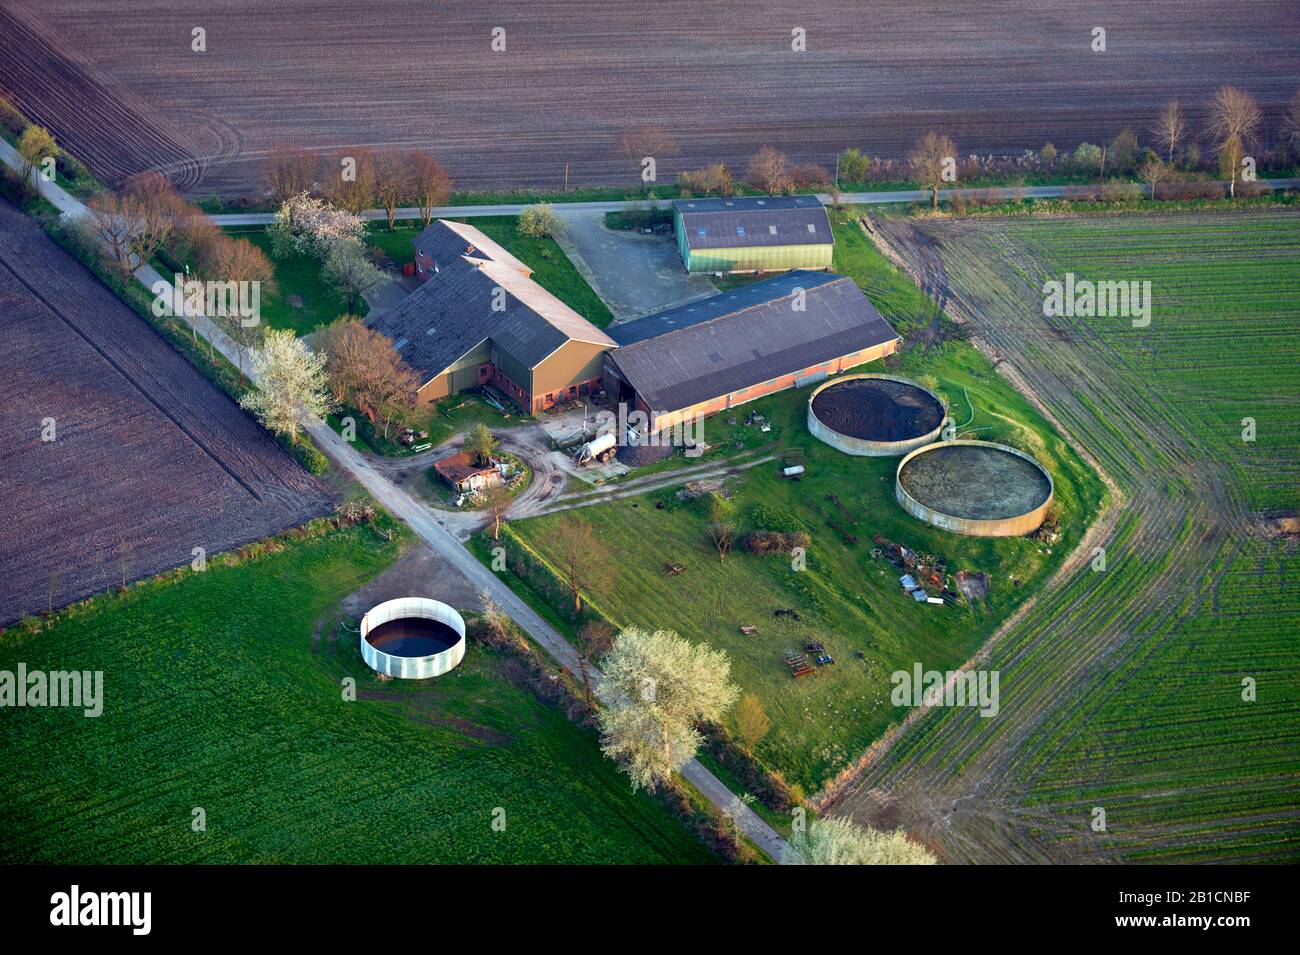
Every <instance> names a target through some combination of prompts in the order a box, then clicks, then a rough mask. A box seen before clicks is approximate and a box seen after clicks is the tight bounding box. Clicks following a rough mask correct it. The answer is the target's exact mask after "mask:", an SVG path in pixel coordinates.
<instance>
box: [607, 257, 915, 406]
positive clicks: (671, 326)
mask: <svg viewBox="0 0 1300 955" xmlns="http://www.w3.org/2000/svg"><path fill="white" fill-rule="evenodd" d="M801 290H802V306H803V307H802V310H799V309H797V308H796V296H799V295H800V291H801ZM610 334H611V335H612V336H613V338H614V340H615V341H617V342H618V343H619V345H620V347H619V348H618V349H617V350H615V351H613V352H610V353H609V360H610V361H612V362H613V363H614V364H615V365H616V366H617V368H618V370H619V372H620V373H621V374H622V375H623V377H624V378H626V379H627V381H629V382H630V383H631V384H632V386H633V387H634V388H635V389H636V390H637V393H638V394H639V395H640V396H641V399H642V400H643V401H644V402H645V403H646V404H647V405H648V406H649V407H650V408H651V410H653V411H654V412H655V413H656V414H664V413H666V412H670V411H676V410H679V409H681V408H686V407H689V406H691V405H693V404H697V403H699V402H701V401H707V400H709V399H712V398H719V397H721V396H723V395H726V394H729V393H731V392H733V391H737V390H739V389H742V388H748V387H752V386H754V385H759V384H762V383H763V382H766V381H770V380H772V379H773V378H778V377H780V376H782V375H788V374H792V373H794V372H797V371H802V370H803V369H805V368H808V367H811V366H813V365H818V364H821V363H822V362H826V361H831V360H833V359H835V358H840V357H842V356H844V355H849V354H852V353H853V352H857V351H862V350H863V349H866V348H871V347H874V346H877V345H883V344H884V343H885V342H888V341H891V340H894V339H896V338H897V337H898V335H897V334H896V333H895V332H894V330H893V329H892V328H890V327H889V323H888V322H886V321H885V320H884V319H883V318H882V317H881V316H880V313H879V312H877V311H876V308H875V306H874V305H872V304H871V302H870V301H869V300H868V299H867V297H866V296H865V295H863V294H862V291H861V290H860V289H859V288H858V287H857V285H856V284H854V282H853V280H852V279H850V278H847V277H845V276H843V275H832V274H828V273H826V272H812V271H807V270H803V269H799V270H796V271H793V272H787V273H784V274H782V275H777V276H774V277H773V278H770V279H765V280H764V281H761V282H755V283H754V284H752V285H747V286H745V287H743V288H739V289H735V290H734V291H731V292H724V293H722V294H721V295H715V296H713V297H712V298H707V299H704V300H703V301H699V302H691V303H689V304H687V305H682V306H679V307H677V308H673V309H669V310H667V311H664V312H659V313H656V314H654V315H647V316H646V317H645V318H640V319H637V320H635V321H632V322H627V323H626V324H623V325H615V326H613V327H612V328H611V329H610Z"/></svg>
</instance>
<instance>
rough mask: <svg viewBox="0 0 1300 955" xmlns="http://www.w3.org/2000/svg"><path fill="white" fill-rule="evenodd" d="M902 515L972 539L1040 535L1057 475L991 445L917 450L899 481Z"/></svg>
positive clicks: (944, 444)
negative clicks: (1054, 475) (1054, 477)
mask: <svg viewBox="0 0 1300 955" xmlns="http://www.w3.org/2000/svg"><path fill="white" fill-rule="evenodd" d="M894 487H895V497H896V498H897V500H898V503H899V504H900V505H901V506H902V508H903V510H905V511H907V513H909V514H911V515H912V516H913V517H915V518H919V519H920V520H923V521H925V522H926V523H927V524H933V525H934V526H935V527H942V528H943V529H944V530H948V531H953V532H955V533H957V534H966V535H967V536H970V537H1018V536H1020V535H1022V534H1030V533H1033V532H1034V531H1036V530H1038V528H1039V526H1040V525H1041V524H1042V523H1043V519H1044V518H1045V517H1046V516H1047V511H1048V508H1050V507H1051V506H1052V495H1053V493H1054V486H1053V483H1052V476H1051V475H1050V474H1049V473H1048V472H1047V469H1046V468H1044V467H1043V466H1042V465H1041V464H1039V463H1038V462H1037V461H1035V460H1034V459H1033V458H1032V457H1030V456H1029V455H1027V454H1025V453H1024V452H1023V451H1018V450H1016V449H1015V448H1010V447H1007V446H1006V445H1005V444H994V443H993V442H991V441H938V442H936V443H934V444H927V445H926V446H925V447H923V448H917V449H916V450H915V451H913V452H912V453H911V454H909V455H908V456H907V457H905V458H903V460H902V461H899V462H898V470H897V471H896V472H895V477H894Z"/></svg>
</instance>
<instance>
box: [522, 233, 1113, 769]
mask: <svg viewBox="0 0 1300 955" xmlns="http://www.w3.org/2000/svg"><path fill="white" fill-rule="evenodd" d="M857 229H858V227H857V225H856V223H855V222H854V221H852V220H850V219H849V218H847V217H839V218H838V219H837V224H836V232H837V239H838V242H839V248H840V253H839V254H841V255H842V258H841V259H839V260H837V267H838V268H840V269H841V270H842V271H845V272H847V273H848V274H851V275H853V276H854V278H855V279H856V280H857V281H858V282H859V284H862V285H864V286H867V287H870V288H872V289H873V292H874V294H873V300H874V301H876V303H877V305H878V306H879V307H881V309H882V311H885V312H886V314H889V315H890V317H891V318H892V319H893V320H894V321H895V322H896V323H897V324H898V325H899V326H900V327H904V328H913V327H917V326H919V325H922V324H924V323H925V322H927V321H928V312H930V311H932V310H930V309H928V308H927V303H926V301H925V299H924V297H923V296H921V295H920V293H919V291H918V290H917V289H916V287H915V286H914V285H912V284H910V282H909V281H908V280H907V279H906V277H905V276H903V275H902V274H901V273H899V272H898V271H897V270H896V269H894V268H893V266H891V265H890V264H889V263H888V262H887V261H886V260H884V259H883V258H882V257H881V256H880V255H879V253H877V252H876V251H875V250H874V248H873V247H872V246H871V244H870V242H869V241H867V242H858V241H856V236H855V235H854V233H855V232H856V231H857ZM890 365H891V370H894V371H898V372H901V373H902V374H904V375H909V376H912V377H916V378H920V379H922V380H924V381H925V382H926V383H927V384H928V385H930V386H931V387H933V388H935V389H936V390H937V391H938V392H939V393H940V394H941V395H942V396H943V397H944V398H945V399H946V400H947V401H948V402H949V405H950V408H951V409H952V413H953V416H954V418H955V419H956V421H957V423H958V424H963V425H965V426H966V428H968V429H972V430H974V429H978V430H977V434H976V436H977V437H980V438H984V439H988V440H993V441H1002V442H1005V443H1010V444H1013V445H1016V446H1018V447H1020V448H1023V449H1024V450H1027V451H1029V452H1031V453H1032V454H1034V455H1035V456H1036V457H1037V458H1038V460H1040V461H1041V462H1042V463H1043V464H1044V465H1045V466H1047V467H1048V468H1049V470H1050V471H1051V472H1052V475H1053V477H1054V478H1055V480H1056V501H1057V510H1058V513H1059V516H1060V521H1061V527H1062V529H1063V536H1062V538H1061V539H1059V540H1057V541H1056V542H1055V543H1052V544H1047V543H1044V542H1041V541H1038V540H1034V539H1029V538H1013V539H1001V540H993V539H976V538H968V537H961V536H958V535H955V534H950V533H946V532H943V531H939V530H936V529H934V528H930V527H928V526H926V525H924V524H922V523H921V522H919V521H916V520H914V519H912V518H911V517H909V516H907V515H906V514H905V513H903V511H902V510H901V509H900V508H899V507H898V505H897V504H896V503H895V501H894V483H893V477H894V470H895V468H896V466H897V463H898V462H897V460H896V459H881V458H874V459H873V458H854V457H850V456H848V455H845V454H842V453H840V452H839V451H836V450H834V449H833V448H830V447H829V446H827V445H824V444H822V443H821V442H819V441H816V440H815V439H813V438H812V436H811V435H810V434H809V433H808V431H807V428H806V425H805V420H806V407H807V400H808V394H809V392H810V390H811V388H804V389H800V390H795V391H788V392H784V393H781V394H778V395H773V396H770V397H768V398H765V399H762V400H759V401H756V402H753V403H751V404H748V405H745V406H744V407H743V408H741V409H740V410H739V411H737V412H733V413H732V415H734V416H735V417H736V418H737V421H736V423H735V424H729V423H728V422H727V418H728V417H729V416H728V415H725V414H724V415H718V416H715V417H713V418H711V419H709V420H708V421H706V422H705V426H704V433H705V437H706V439H707V440H709V441H711V442H714V441H722V442H723V443H724V444H726V445H728V446H730V445H732V444H733V443H734V442H735V441H737V440H740V441H742V442H743V443H745V444H746V445H747V446H753V445H754V444H755V443H756V442H758V441H760V440H763V439H765V438H766V439H770V441H771V443H772V450H773V451H775V452H778V453H780V452H784V450H785V449H788V448H798V449H801V450H803V451H804V453H805V456H806V466H807V469H808V473H807V474H806V476H805V478H804V480H802V481H800V482H797V483H792V482H787V481H785V480H783V479H781V477H780V475H779V473H778V471H779V466H780V465H779V463H778V462H771V463H767V464H762V465H759V466H757V467H756V468H754V469H752V470H748V471H745V472H744V474H743V475H742V476H740V477H738V478H735V479H733V480H732V481H730V482H729V485H728V486H729V487H730V488H732V489H733V490H734V492H735V508H736V513H737V517H738V523H739V524H740V526H741V528H742V529H756V528H765V527H767V525H770V524H771V523H773V522H778V523H786V524H788V525H789V526H787V527H782V528H770V527H768V528H767V529H781V530H793V529H800V528H804V529H807V531H808V532H809V533H810V534H811V537H812V545H811V547H810V548H809V553H808V564H807V569H806V570H803V571H798V570H794V569H792V565H791V559H790V558H789V557H788V556H768V557H758V556H753V555H750V554H747V553H743V552H742V551H741V550H740V549H739V548H738V549H737V550H736V551H734V552H733V553H732V554H731V555H729V556H728V557H727V558H726V559H725V560H724V561H719V559H718V556H717V554H716V552H715V551H714V549H713V547H712V545H711V543H710V541H709V540H708V537H707V533H706V532H707V525H708V518H707V517H706V516H705V515H704V514H703V513H702V509H701V508H700V507H699V506H698V505H694V504H685V503H682V502H680V501H678V499H677V497H676V489H669V490H665V491H659V492H652V493H650V494H648V495H642V496H640V497H632V498H627V499H624V500H619V501H616V502H611V503H608V504H601V505H596V506H590V507H583V508H581V509H579V510H576V511H574V512H573V514H574V515H575V516H576V517H577V518H578V519H580V520H584V521H587V522H589V523H590V524H591V525H592V526H593V527H594V528H595V529H596V531H597V533H598V534H599V535H600V537H601V538H602V540H603V541H604V542H605V543H606V545H607V546H608V547H609V549H610V550H611V552H612V553H614V554H616V555H617V563H618V571H617V576H616V578H615V579H614V581H613V582H612V584H611V586H609V587H606V588H603V589H602V590H600V591H599V592H596V593H593V594H591V595H590V596H591V599H592V601H593V603H594V604H595V605H596V606H597V607H598V608H599V609H600V610H602V611H603V612H604V613H606V614H607V615H608V616H609V617H610V618H612V619H613V620H615V621H616V622H617V623H619V624H620V625H627V624H636V625H640V626H648V627H664V628H670V629H674V630H677V631H679V632H680V633H681V634H683V635H684V636H686V637H688V638H690V639H692V640H700V641H707V642H708V643H711V644H713V645H714V646H716V647H721V648H723V649H725V650H726V651H727V653H728V654H729V655H730V657H731V660H732V665H733V674H734V677H735V679H736V680H737V682H738V683H739V684H740V685H741V686H742V687H743V688H744V689H746V690H749V691H752V692H754V693H756V694H757V695H758V697H759V699H760V700H761V702H762V704H763V706H764V708H765V709H766V710H767V713H768V715H769V716H770V717H771V720H772V730H771V732H770V733H769V735H768V736H767V738H766V739H765V740H764V741H763V743H762V744H761V745H760V746H759V749H758V756H759V757H760V759H761V760H762V761H763V762H764V763H765V764H766V765H767V766H768V767H769V768H771V769H773V770H779V771H781V772H782V773H783V774H784V775H785V776H786V778H787V779H788V780H790V781H791V782H795V783H798V784H800V785H802V786H804V787H805V788H806V789H808V790H810V791H811V790H812V789H816V788H818V787H820V786H821V785H822V784H824V783H825V782H826V781H827V780H828V779H830V778H831V777H833V776H834V775H835V774H836V773H838V772H839V771H841V770H842V769H843V768H844V767H845V766H846V765H848V764H849V763H850V762H852V761H853V760H854V759H856V758H857V757H858V756H859V755H860V754H861V753H862V752H863V751H864V750H865V749H866V748H867V746H869V745H870V743H871V742H872V741H873V740H875V739H876V738H877V737H879V736H880V734H881V733H882V732H883V731H884V730H885V729H886V728H887V727H888V726H889V725H890V724H891V723H894V722H896V721H898V720H899V719H900V718H901V717H902V716H904V715H905V714H906V712H907V711H905V710H902V709H898V708H895V707H894V706H893V705H892V704H891V703H890V700H889V691H890V689H891V684H890V682H889V675H890V674H891V673H892V672H893V671H895V670H898V669H908V670H909V671H910V669H911V668H912V666H913V664H914V663H915V662H921V663H922V664H923V665H924V666H925V668H927V669H940V670H943V669H948V668H952V667H956V666H957V665H959V664H960V663H962V662H964V661H965V660H966V659H967V658H968V657H969V656H970V655H971V653H973V652H974V651H975V650H976V649H977V648H978V647H979V646H980V645H981V644H982V643H983V642H984V641H985V640H986V639H987V637H988V636H989V634H990V633H992V631H993V630H994V629H995V628H996V627H997V626H998V624H999V623H1000V622H1001V621H1002V620H1003V619H1004V618H1005V617H1006V616H1007V615H1008V614H1009V613H1010V612H1011V611H1012V609H1013V608H1015V607H1016V606H1017V605H1019V604H1020V603H1022V602H1023V601H1024V600H1025V599H1026V598H1027V597H1028V596H1029V595H1030V594H1032V593H1034V592H1035V591H1036V590H1037V589H1038V588H1039V587H1040V586H1041V585H1042V583H1043V581H1044V580H1045V579H1046V578H1047V576H1048V575H1049V574H1050V573H1051V571H1052V570H1053V569H1054V568H1055V567H1056V566H1058V565H1059V563H1060V560H1061V558H1062V557H1063V556H1064V555H1065V554H1066V553H1067V552H1068V551H1069V550H1070V549H1071V548H1072V547H1073V545H1074V544H1075V543H1076V542H1077V541H1078V540H1079V538H1080V536H1081V534H1082V531H1083V527H1084V525H1085V523H1086V522H1087V521H1088V520H1089V518H1090V516H1091V515H1092V514H1093V513H1095V511H1096V509H1097V507H1098V505H1099V502H1100V500H1101V496H1102V489H1101V485H1100V482H1098V481H1097V480H1096V478H1095V476H1094V475H1092V473H1091V472H1090V471H1089V470H1088V469H1087V468H1086V467H1085V466H1084V465H1083V463H1082V462H1081V460H1080V459H1079V458H1078V457H1077V456H1076V455H1075V454H1074V453H1073V452H1072V451H1071V450H1070V448H1069V447H1068V445H1067V444H1066V443H1065V442H1064V441H1062V440H1061V438H1060V437H1059V435H1057V434H1056V433H1055V432H1054V431H1053V429H1052V428H1051V427H1050V426H1049V425H1048V424H1047V423H1046V422H1045V421H1044V420H1043V419H1042V417H1041V416H1040V415H1039V414H1038V413H1037V412H1036V411H1035V410H1034V408H1033V407H1032V406H1031V405H1030V404H1029V403H1028V402H1027V401H1025V400H1024V399H1023V398H1022V397H1021V396H1020V395H1018V394H1017V393H1016V392H1015V391H1014V390H1013V389H1012V388H1011V387H1009V386H1008V385H1007V383H1006V382H1005V381H1004V380H1003V379H1002V378H1000V377H999V376H998V375H997V374H996V372H995V371H994V370H993V368H992V366H991V365H990V363H989V362H988V360H987V359H985V358H984V357H983V356H981V355H980V354H979V353H978V352H977V351H975V349H973V348H972V347H971V346H970V345H968V344H966V343H964V342H960V341H948V342H945V343H942V344H939V345H936V346H934V347H932V348H931V349H929V350H928V351H922V350H921V349H914V350H911V351H909V352H908V353H907V354H906V355H905V356H904V357H903V358H902V360H901V362H899V361H891V363H890ZM863 370H869V371H870V370H880V366H879V365H876V366H864V369H863ZM751 409H752V410H754V411H757V412H759V413H761V414H763V415H765V416H767V417H768V418H770V419H771V421H772V424H773V430H772V432H771V434H770V435H768V436H760V435H759V432H758V429H757V428H756V427H753V428H750V427H746V426H745V425H744V423H743V421H742V420H741V419H743V418H744V416H746V415H747V414H748V412H749V411H750V410H751ZM829 495H834V496H835V497H837V498H838V499H839V503H838V504H837V503H835V502H833V501H831V500H829V498H828V496H829ZM658 504H663V507H662V509H660V508H659V507H657V506H656V505H658ZM562 519H563V515H562V514H557V515H546V516H543V517H538V518H533V519H530V520H525V521H519V522H516V523H514V524H512V526H513V528H514V530H515V531H516V532H517V533H518V534H519V535H520V536H521V537H522V538H523V539H524V540H525V541H526V542H528V543H529V545H530V546H532V547H534V548H538V547H540V546H541V545H540V543H539V541H540V539H541V534H542V532H543V531H544V530H545V529H546V528H548V527H549V526H551V525H553V524H554V523H555V522H556V521H558V520H562ZM832 525H838V526H839V528H840V529H838V530H837V529H836V528H835V527H834V526H832ZM877 534H879V535H882V536H884V537H885V538H888V539H889V540H891V541H894V542H896V543H899V544H902V545H904V546H906V547H909V548H913V549H918V550H920V551H922V552H927V553H931V554H934V555H936V556H940V557H943V558H946V559H947V562H948V572H949V573H950V574H951V573H956V572H957V571H958V570H962V569H965V570H971V571H984V572H987V573H988V574H989V575H990V576H991V578H992V582H991V589H990V595H989V598H988V600H987V601H981V602H979V603H978V604H976V605H975V606H973V607H972V606H961V607H954V606H944V607H936V606H932V605H926V604H917V603H916V602H915V601H913V600H912V599H911V598H909V597H908V596H907V595H906V594H905V593H903V592H902V591H901V589H900V588H899V586H898V576H899V572H898V571H897V570H895V569H894V568H893V566H892V565H891V564H889V563H888V562H887V561H885V560H883V559H881V558H879V557H873V556H872V551H873V549H874V548H875V544H874V543H873V540H872V538H873V535H877ZM850 538H856V542H850ZM667 563H680V564H684V565H686V568H687V569H686V572H685V573H684V574H682V575H680V576H676V577H667V576H665V575H664V573H663V568H664V565H665V564H667ZM776 609H794V610H796V611H797V612H798V613H799V614H800V616H801V618H802V619H800V620H798V621H793V620H791V619H789V618H786V617H783V618H776V617H774V616H773V611H774V610H776ZM742 625H753V626H758V627H759V633H758V634H757V635H756V636H744V635H742V634H741V633H740V632H739V628H740V627H741V626H742ZM805 641H819V642H822V643H824V644H825V645H826V647H827V648H828V649H829V650H830V652H831V653H832V655H833V656H834V657H835V660H836V663H835V664H834V665H833V666H830V667H823V668H822V669H821V670H820V672H819V673H818V674H817V675H816V676H813V677H807V678H803V679H800V680H797V681H796V680H793V679H792V678H791V677H790V674H789V672H788V670H787V669H786V667H785V664H784V663H783V660H782V655H783V653H784V651H786V650H788V649H796V650H802V649H803V643H804V642H805ZM859 654H860V656H859Z"/></svg>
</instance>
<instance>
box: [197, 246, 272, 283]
mask: <svg viewBox="0 0 1300 955" xmlns="http://www.w3.org/2000/svg"><path fill="white" fill-rule="evenodd" d="M210 260H211V267H212V271H213V273H214V274H215V275H218V276H220V277H221V278H222V279H224V280H225V281H228V282H257V283H258V284H259V285H260V286H261V288H262V290H263V291H267V292H273V291H275V266H274V265H273V264H272V263H271V260H270V258H269V257H268V256H267V254H266V253H265V252H263V251H262V250H261V249H259V248H258V247H257V246H255V245H253V243H251V242H249V241H248V240H247V239H238V238H235V237H233V236H227V235H222V236H221V238H220V239H219V240H218V241H217V242H215V243H213V248H212V251H211V253H210Z"/></svg>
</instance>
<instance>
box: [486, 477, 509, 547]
mask: <svg viewBox="0 0 1300 955" xmlns="http://www.w3.org/2000/svg"><path fill="white" fill-rule="evenodd" d="M513 501H514V495H512V494H511V493H510V489H509V488H507V487H506V486H505V485H504V484H497V485H494V486H492V487H489V488H487V489H486V490H485V491H484V492H483V496H482V503H481V505H480V506H481V507H482V509H483V510H485V511H487V514H488V519H489V521H490V522H491V524H492V540H494V541H500V540H501V523H502V521H504V520H505V516H506V511H508V510H510V505H511V503H512V502H513Z"/></svg>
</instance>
